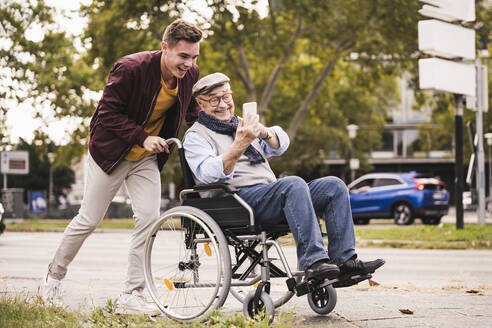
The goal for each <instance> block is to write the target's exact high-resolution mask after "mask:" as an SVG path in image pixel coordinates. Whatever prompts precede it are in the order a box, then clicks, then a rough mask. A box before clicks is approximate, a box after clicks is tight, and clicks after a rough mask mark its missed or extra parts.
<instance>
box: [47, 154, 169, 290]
mask: <svg viewBox="0 0 492 328" xmlns="http://www.w3.org/2000/svg"><path fill="white" fill-rule="evenodd" d="M122 183H124V184H125V186H126V189H127V190H128V194H129V195H130V199H131V204H132V209H133V213H134V216H133V217H134V219H135V226H134V229H133V233H132V235H131V244H130V250H129V254H128V271H127V276H126V283H125V289H124V292H126V293H131V292H132V291H133V290H139V291H142V290H143V289H144V287H145V280H144V274H143V258H144V244H145V239H146V238H147V235H148V232H149V230H150V228H151V227H152V224H153V223H154V222H155V220H157V219H158V218H159V208H160V200H161V181H160V172H159V169H158V167H157V157H156V155H152V156H149V157H146V158H143V159H141V160H139V161H136V162H130V161H126V160H124V161H123V162H121V163H120V164H119V165H118V166H117V167H116V169H115V170H114V171H113V172H111V174H107V173H105V172H104V171H103V170H102V169H101V168H100V167H99V166H98V165H97V164H96V162H95V161H94V160H93V159H92V157H91V156H90V154H89V156H88V158H87V174H86V179H85V187H84V198H83V200H82V205H81V207H80V210H79V213H78V214H77V216H75V217H74V218H73V220H72V221H71V222H70V224H69V225H68V226H67V228H66V229H65V232H64V235H63V239H62V241H61V244H60V246H59V247H58V249H57V251H56V253H55V256H54V258H53V260H52V261H51V263H50V264H49V267H48V272H49V275H50V276H51V277H52V278H55V279H58V280H61V279H63V278H64V277H65V275H66V273H67V267H68V265H69V264H70V263H71V262H72V260H73V259H74V257H75V255H77V252H78V251H79V249H80V247H81V246H82V244H83V243H84V241H85V239H86V238H87V237H88V236H89V235H90V234H91V233H92V232H93V231H94V230H95V229H96V227H97V226H98V225H99V223H100V222H101V221H102V219H103V218H104V215H105V213H106V211H107V209H108V207H109V204H110V203H111V201H112V200H113V198H114V196H115V194H116V192H117V191H118V189H119V188H120V187H121V185H122Z"/></svg>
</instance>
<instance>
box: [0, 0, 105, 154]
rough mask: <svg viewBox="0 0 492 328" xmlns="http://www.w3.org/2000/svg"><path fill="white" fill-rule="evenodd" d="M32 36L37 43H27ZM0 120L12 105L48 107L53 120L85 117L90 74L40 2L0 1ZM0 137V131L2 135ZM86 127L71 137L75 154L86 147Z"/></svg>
mask: <svg viewBox="0 0 492 328" xmlns="http://www.w3.org/2000/svg"><path fill="white" fill-rule="evenodd" d="M35 32H38V33H41V35H42V37H41V40H33V34H35ZM0 35H1V36H0V43H1V44H2V47H1V48H0V65H1V66H2V75H1V76H0V99H1V100H0V112H1V114H0V119H4V118H5V115H6V112H7V111H8V110H9V109H10V108H12V107H13V106H18V104H20V103H23V102H29V103H32V104H33V106H35V107H36V108H38V109H39V111H38V112H37V115H38V117H39V118H41V119H42V118H43V110H46V109H50V110H51V111H52V113H54V114H55V117H58V118H60V117H67V116H70V117H83V118H84V117H88V116H89V115H90V114H91V113H92V111H93V108H94V101H93V100H91V99H87V92H88V91H90V90H91V88H92V84H93V83H94V81H95V79H94V70H93V69H92V68H91V67H90V66H88V65H87V64H86V63H85V61H84V60H82V57H81V54H80V52H79V51H78V50H77V49H76V47H75V46H74V42H73V37H70V36H68V35H67V34H66V33H65V32H63V31H59V30H58V28H57V27H56V24H55V19H54V9H53V8H51V7H49V6H47V5H46V4H45V2H44V1H43V0H39V1H34V0H29V1H22V2H20V1H15V0H6V1H3V2H2V3H0ZM2 133H3V132H2ZM87 134H88V133H87V126H86V125H81V126H79V127H78V129H76V131H75V132H74V133H73V134H72V142H71V144H70V145H72V146H74V147H76V148H77V149H78V150H77V151H75V152H76V153H80V151H81V147H80V146H79V145H80V144H85V143H86V141H85V140H86V137H87Z"/></svg>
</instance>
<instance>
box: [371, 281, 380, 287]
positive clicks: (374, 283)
mask: <svg viewBox="0 0 492 328" xmlns="http://www.w3.org/2000/svg"><path fill="white" fill-rule="evenodd" d="M379 285H380V284H379V282H376V281H374V280H371V279H369V286H379Z"/></svg>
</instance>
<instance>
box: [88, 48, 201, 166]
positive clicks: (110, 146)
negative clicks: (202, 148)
mask: <svg viewBox="0 0 492 328" xmlns="http://www.w3.org/2000/svg"><path fill="white" fill-rule="evenodd" d="M161 53H162V52H161V51H145V52H139V53H136V54H132V55H128V56H125V57H122V58H120V59H118V61H116V63H115V64H114V66H113V68H112V69H111V72H110V73H109V77H108V83H107V84H106V86H105V87H104V91H103V95H102V97H101V100H99V104H98V106H97V108H96V111H95V112H94V115H93V116H92V119H91V123H90V137H89V152H90V154H91V156H92V158H93V159H94V161H95V162H96V163H97V164H98V165H99V166H100V167H101V169H103V171H104V172H106V173H108V174H109V173H111V172H112V171H113V170H114V169H115V168H116V166H117V165H118V164H119V163H120V162H121V161H122V160H123V159H124V158H125V156H126V154H128V152H129V151H130V149H131V148H132V147H133V145H135V144H137V145H140V146H143V142H144V140H145V138H147V137H148V134H147V132H145V131H144V126H145V124H146V123H147V121H148V120H149V118H150V116H151V114H152V111H153V109H154V106H155V102H156V100H157V95H158V94H159V92H160V90H161ZM198 75H199V70H198V66H193V67H192V68H191V69H189V70H188V72H187V73H186V75H185V76H184V77H183V78H182V79H180V80H178V85H179V87H178V101H177V102H176V104H175V105H174V106H173V107H172V108H170V109H168V110H167V112H166V119H165V121H164V126H163V127H162V129H161V131H160V132H159V136H160V137H162V138H164V139H168V138H174V137H177V136H178V133H179V129H180V128H181V122H182V121H183V118H185V119H186V123H187V124H188V125H189V126H191V125H192V124H193V123H194V122H195V121H196V119H197V117H198V111H199V107H198V104H197V103H196V101H195V99H194V98H193V97H192V96H191V89H192V87H193V84H195V82H196V81H197V80H198ZM167 158H168V155H167V154H166V153H159V154H158V155H157V162H158V165H159V170H162V167H163V166H164V163H165V162H166V161H167Z"/></svg>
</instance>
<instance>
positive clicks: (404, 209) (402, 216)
mask: <svg viewBox="0 0 492 328" xmlns="http://www.w3.org/2000/svg"><path fill="white" fill-rule="evenodd" d="M393 218H394V219H395V223H396V224H397V225H410V224H412V223H413V220H414V217H413V211H412V208H411V207H410V205H408V204H406V203H398V204H396V205H395V207H394V208H393Z"/></svg>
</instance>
